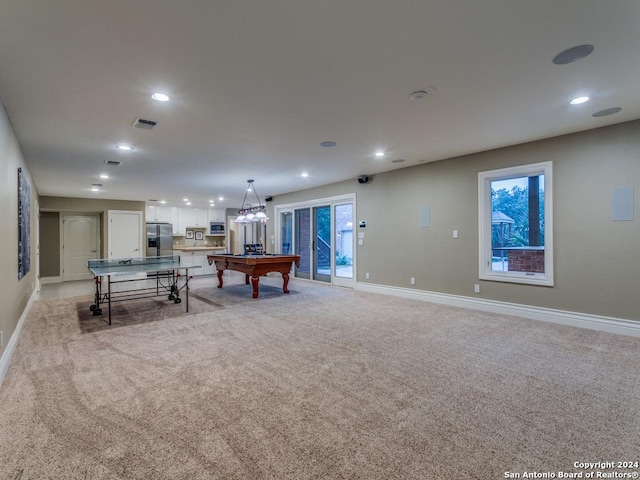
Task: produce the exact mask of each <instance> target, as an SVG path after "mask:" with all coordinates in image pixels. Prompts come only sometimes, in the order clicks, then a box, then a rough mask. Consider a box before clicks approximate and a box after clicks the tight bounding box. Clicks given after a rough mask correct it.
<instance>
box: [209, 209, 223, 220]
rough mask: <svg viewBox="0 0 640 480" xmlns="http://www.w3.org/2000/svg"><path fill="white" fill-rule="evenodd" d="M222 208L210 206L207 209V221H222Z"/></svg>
mask: <svg viewBox="0 0 640 480" xmlns="http://www.w3.org/2000/svg"><path fill="white" fill-rule="evenodd" d="M224 221H226V219H225V218H224V208H210V209H209V222H224Z"/></svg>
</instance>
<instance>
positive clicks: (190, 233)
mask: <svg viewBox="0 0 640 480" xmlns="http://www.w3.org/2000/svg"><path fill="white" fill-rule="evenodd" d="M184 238H186V239H187V240H192V239H193V230H185V232H184Z"/></svg>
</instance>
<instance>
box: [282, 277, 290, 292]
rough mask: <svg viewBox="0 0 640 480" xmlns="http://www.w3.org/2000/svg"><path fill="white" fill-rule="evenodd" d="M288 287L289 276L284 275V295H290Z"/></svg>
mask: <svg viewBox="0 0 640 480" xmlns="http://www.w3.org/2000/svg"><path fill="white" fill-rule="evenodd" d="M287 285H289V274H288V273H283V274H282V291H283V292H284V293H289V290H287Z"/></svg>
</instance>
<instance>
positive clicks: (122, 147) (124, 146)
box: [116, 145, 133, 152]
mask: <svg viewBox="0 0 640 480" xmlns="http://www.w3.org/2000/svg"><path fill="white" fill-rule="evenodd" d="M116 148H117V149H118V150H124V151H125V152H128V151H130V150H133V147H130V146H129V145H116Z"/></svg>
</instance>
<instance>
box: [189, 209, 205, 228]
mask: <svg viewBox="0 0 640 480" xmlns="http://www.w3.org/2000/svg"><path fill="white" fill-rule="evenodd" d="M194 210H195V217H196V219H195V224H193V225H191V226H192V227H205V228H206V227H209V215H208V214H207V209H206V208H194Z"/></svg>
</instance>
